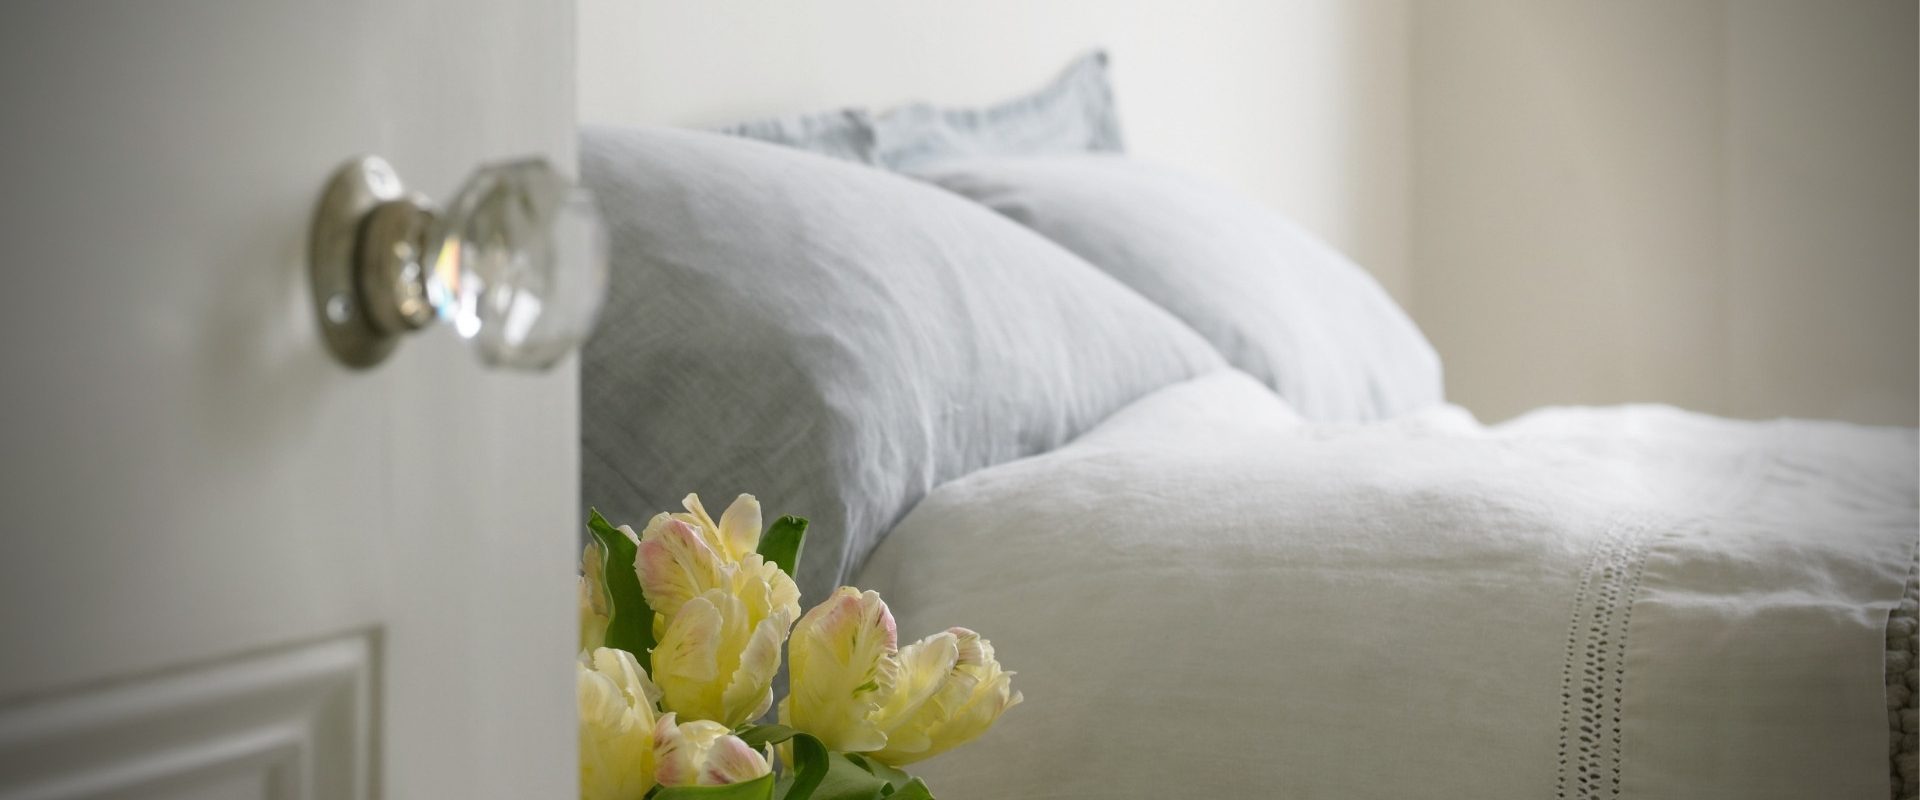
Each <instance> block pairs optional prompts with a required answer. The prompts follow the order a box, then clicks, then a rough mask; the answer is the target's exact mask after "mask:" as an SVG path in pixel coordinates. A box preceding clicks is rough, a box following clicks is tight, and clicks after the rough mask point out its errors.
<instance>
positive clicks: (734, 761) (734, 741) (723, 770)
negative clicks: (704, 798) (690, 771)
mask: <svg viewBox="0 0 1920 800" xmlns="http://www.w3.org/2000/svg"><path fill="white" fill-rule="evenodd" d="M772 771H773V767H772V765H770V764H768V763H767V759H766V756H763V755H761V754H760V753H759V752H758V751H756V750H754V749H753V748H751V747H748V746H747V743H746V742H744V741H741V740H740V737H738V736H722V737H720V738H719V739H717V740H715V741H714V743H713V749H712V750H711V751H710V752H709V753H708V754H707V764H706V769H705V770H703V771H702V772H701V774H700V783H701V784H703V785H706V786H726V785H728V784H732V783H741V782H744V781H750V780H753V779H754V778H758V777H760V776H762V775H765V774H767V773H769V772H772Z"/></svg>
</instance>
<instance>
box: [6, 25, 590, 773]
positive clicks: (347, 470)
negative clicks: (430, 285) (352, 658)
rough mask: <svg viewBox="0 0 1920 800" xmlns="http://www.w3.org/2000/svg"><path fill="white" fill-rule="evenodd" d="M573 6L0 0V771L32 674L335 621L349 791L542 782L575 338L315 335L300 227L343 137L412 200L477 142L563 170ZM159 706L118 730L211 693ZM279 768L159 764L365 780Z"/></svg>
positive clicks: (72, 685)
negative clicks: (351, 774) (566, 347)
mask: <svg viewBox="0 0 1920 800" xmlns="http://www.w3.org/2000/svg"><path fill="white" fill-rule="evenodd" d="M572 26H573V22H572V7H571V3H564V2H563V3H553V2H538V0H483V1H482V2H458V0H400V1H398V2H392V1H390V2H374V1H373V0H354V1H353V2H329V3H297V4H282V3H272V4H264V3H263V4H255V3H244V2H205V1H194V2H168V3H152V2H136V1H133V0H128V1H127V2H84V1H83V2H75V3H66V4H62V3H43V4H39V6H38V7H36V8H30V9H10V10H9V12H8V15H7V21H6V24H5V25H4V26H0V102H3V103H4V106H3V107H4V108H5V111H4V115H5V120H6V121H5V129H4V133H0V136H4V144H5V146H4V147H0V175H4V176H6V183H5V199H3V200H0V243H4V246H5V247H6V251H7V255H6V256H5V259H4V263H5V264H6V272H5V278H6V284H5V286H4V290H3V291H0V355H3V356H4V364H3V369H0V408H4V409H5V412H6V422H5V424H4V428H3V429H0V452H3V453H4V454H5V455H4V459H0V470H4V473H3V474H0V508H5V509H6V512H7V516H8V519H7V531H6V534H5V536H4V537H0V637H3V638H0V642H4V645H0V729H3V730H6V731H9V732H11V735H13V736H15V737H16V738H14V739H9V740H7V742H8V744H4V745H0V787H6V788H9V789H11V788H13V787H14V786H15V784H16V783H17V780H16V777H17V776H16V774H15V773H16V772H18V771H19V769H23V767H19V765H22V764H24V763H26V762H23V761H18V760H14V761H8V760H5V759H7V758H9V757H11V756H13V755H17V754H19V753H22V752H38V751H35V750H33V749H32V748H33V747H35V746H36V745H33V744H32V741H31V740H33V736H32V733H33V732H32V731H31V730H30V725H28V724H27V723H22V722H21V720H40V719H42V718H41V717H36V716H33V715H34V714H38V713H42V712H40V711H33V709H44V708H49V707H56V706H47V705H45V704H47V703H54V704H61V703H65V704H68V705H72V704H79V706H81V707H86V706H88V705H89V704H93V705H100V704H111V702H130V701H129V699H128V698H131V697H135V696H137V695H138V692H135V693H134V694H127V693H126V692H127V691H128V687H152V686H159V685H166V684H164V681H166V680H175V679H177V680H188V681H191V680H204V679H206V678H205V676H210V675H221V674H225V673H224V672H223V671H224V670H229V669H233V668H235V666H236V665H239V664H243V663H252V662H250V661H247V659H249V658H256V657H257V656H249V655H247V654H254V653H263V652H283V651H285V648H288V647H293V646H295V645H299V644H300V643H310V642H315V641H331V642H340V641H360V642H362V643H363V644H364V646H363V649H362V650H361V652H362V653H363V654H364V656H365V657H366V664H365V666H364V670H365V671H366V674H369V675H373V676H375V677H374V678H373V679H372V680H373V682H374V685H375V686H377V691H373V692H371V694H370V695H369V696H372V697H377V698H379V705H378V708H376V709H375V710H374V713H371V714H369V715H367V719H368V720H370V721H373V722H377V726H369V727H365V728H364V733H366V734H371V733H372V732H373V731H374V730H375V728H376V727H377V730H378V735H377V736H374V735H358V734H355V736H356V740H355V741H354V742H353V744H352V745H351V746H350V747H348V748H347V749H348V750H356V749H357V751H360V752H365V753H366V756H367V757H366V758H365V759H364V760H365V761H366V763H367V764H369V774H370V775H373V776H375V778H374V780H375V781H376V782H377V783H378V784H379V785H378V786H377V787H376V790H375V791H376V792H377V793H378V794H380V795H381V796H386V797H395V798H416V797H418V798H426V797H462V798H482V797H503V798H504V797H517V798H525V797H564V796H567V795H568V794H569V793H571V791H572V789H571V781H572V747H573V725H572V721H571V717H572V696H571V692H572V690H571V682H572V675H571V668H570V666H569V665H568V664H567V660H568V657H569V656H570V654H571V648H572V643H571V641H570V639H571V636H572V632H571V628H570V627H569V624H570V613H571V611H570V606H571V602H572V595H571V592H572V587H571V585H570V581H569V579H568V576H569V575H570V573H571V564H572V559H573V557H574V554H573V552H572V549H573V548H572V543H573V542H574V541H576V536H575V533H574V530H575V529H576V527H577V524H578V518H579V514H578V510H577V509H576V507H575V506H576V505H577V502H578V476H577V470H578V463H579V462H578V458H577V449H576V448H577V444H576V438H577V435H578V419H577V416H578V411H577V407H578V406H577V397H576V393H577V374H576V372H575V367H574V366H573V363H572V362H571V361H569V362H568V363H566V364H564V365H562V366H561V367H560V368H559V369H556V370H555V371H553V372H551V373H547V374H544V375H537V376H531V375H522V374H502V373H492V372H488V371H485V370H482V369H481V368H480V367H479V366H478V364H477V362H476V360H475V358H474V357H473V355H472V354H471V353H470V352H468V351H467V350H466V348H465V347H464V346H463V345H462V344H461V343H460V342H458V341H456V340H454V339H453V338H452V337H451V335H450V334H449V333H447V332H446V331H440V330H435V331H429V332H427V333H426V334H424V335H420V336H414V337H410V339H411V341H408V342H407V343H405V344H404V345H403V346H402V347H401V349H400V350H399V351H398V352H397V353H396V354H395V356H394V358H392V359H390V360H389V361H388V362H387V363H385V364H382V365H381V366H379V367H378V368H376V369H374V370H371V371H368V372H354V371H351V370H348V369H345V368H342V367H340V366H337V365H336V364H335V363H334V362H333V361H332V360H331V359H330V358H329V357H328V355H327V353H326V351H325V349H324V348H323V346H322V345H321V343H320V340H319V336H318V331H317V326H316V324H315V321H314V319H313V318H312V315H311V311H310V308H309V301H308V299H307V295H306V293H307V283H306V273H305V252H306V236H307V225H308V221H309V217H310V216H311V214H312V213H313V207H314V203H315V201H316V200H317V199H318V196H319V192H320V190H321V188H322V187H323V185H324V184H325V181H326V179H327V177H328V175H329V173H330V172H331V171H332V170H333V168H334V167H335V166H336V165H338V164H339V163H340V162H342V161H344V160H345V159H347V158H348V157H350V156H354V155H357V154H362V153H376V154H379V155H382V156H384V157H386V158H387V159H388V160H390V161H391V162H392V163H393V164H394V165H395V166H396V167H397V168H398V169H399V170H400V173H401V176H402V177H403V178H404V179H406V181H407V182H408V184H409V186H410V188H414V189H417V190H421V191H424V192H426V193H428V194H429V195H431V196H433V197H434V198H436V199H442V200H444V199H446V198H447V197H449V196H451V195H452V194H453V192H454V191H455V189H457V187H458V185H459V183H460V181H461V180H463V179H464V177H465V176H466V175H467V174H468V173H470V172H471V171H472V170H473V169H474V167H476V166H477V165H479V164H480V163H482V162H484V161H488V160H492V159H498V158H502V157H508V156H517V155H527V154H543V155H546V156H548V157H549V158H551V159H553V160H554V162H555V163H557V164H561V165H565V166H564V167H563V168H567V169H570V168H571V165H572V164H573V149H572V148H573V144H572V139H573V90H572V86H573V70H574V65H573V56H572ZM195 676H200V677H198V678H196V677H195ZM155 681H159V682H160V683H155ZM149 691H153V690H151V689H149ZM217 705H218V704H216V706H217ZM57 707H66V706H57ZM183 713H185V716H184V717H181V718H180V719H181V720H183V721H180V722H177V723H169V725H170V726H171V727H167V726H163V727H162V728H158V729H155V730H157V731H160V732H158V733H154V734H152V736H151V737H149V740H148V741H146V742H145V743H144V744H142V743H135V744H137V745H139V746H134V745H129V747H130V749H128V750H127V751H126V752H127V753H128V754H129V755H128V756H127V761H126V763H128V764H132V763H135V762H137V761H139V760H140V759H141V758H144V757H146V755H150V754H151V753H154V752H161V750H157V749H153V748H159V747H161V746H162V745H164V744H166V743H167V741H166V740H167V739H168V734H167V733H166V732H167V731H175V730H177V731H180V732H181V733H180V735H181V737H182V739H181V740H182V741H183V742H184V741H186V740H187V739H190V738H192V737H191V736H189V735H188V734H187V731H189V730H197V729H196V728H194V725H196V724H199V723H197V722H195V721H194V720H197V719H200V716H206V717H207V719H206V720H201V721H202V722H206V723H207V724H212V722H211V720H212V719H213V718H224V717H223V716H222V715H223V714H225V713H226V712H224V711H219V710H213V711H208V712H206V714H205V715H199V714H198V712H193V711H191V709H189V710H188V711H187V712H183ZM23 715H24V716H23ZM347 730H350V731H361V730H362V728H358V727H352V726H349V728H347ZM23 743H24V744H23ZM148 744H150V745H152V747H151V748H147V747H146V745H148ZM22 747H25V748H28V749H26V750H22V749H20V748H22ZM375 747H377V748H378V751H377V752H376V751H374V750H372V749H371V748H375ZM143 748H145V749H143ZM114 752H118V751H114ZM346 758H347V761H334V762H326V763H320V762H317V761H312V760H311V759H309V760H308V761H301V760H300V759H295V761H294V762H290V763H311V764H313V765H314V767H313V768H315V769H320V770H321V771H322V772H327V771H329V770H330V769H331V768H330V767H327V766H326V764H331V763H360V762H358V761H354V760H353V757H346ZM249 763H251V762H249ZM275 763H278V762H275ZM10 765H11V766H10ZM16 768H18V769H16ZM282 769H283V767H273V768H272V769H268V770H265V771H263V772H259V773H258V775H259V776H263V777H260V778H259V782H252V781H254V777H250V776H253V775H254V773H247V772H245V771H244V770H242V771H241V772H238V773H232V774H223V775H222V776H221V777H219V778H218V780H220V781H229V783H218V784H208V787H207V788H205V791H200V790H198V789H196V790H182V791H185V794H184V795H183V796H222V795H219V794H217V793H215V790H214V789H213V788H211V787H212V786H216V785H218V786H223V787H226V788H224V789H222V790H221V791H232V792H238V793H239V794H238V795H236V796H249V797H250V796H260V795H259V793H258V792H254V790H253V787H255V786H256V785H257V786H259V787H265V788H262V789H261V790H260V791H262V792H266V794H265V795H264V796H270V797H271V796H282V795H284V796H289V797H308V796H313V797H328V798H331V797H357V796H362V793H361V792H360V791H358V790H356V788H355V787H354V785H353V784H352V782H351V781H349V782H346V783H339V782H333V783H329V782H325V781H320V782H316V783H312V784H310V785H311V786H312V787H313V788H312V789H311V790H310V791H309V790H308V789H304V788H295V789H285V788H274V787H281V786H283V785H290V786H295V787H305V786H308V785H309V784H302V783H298V782H297V781H296V782H295V783H292V784H283V783H275V781H283V782H284V781H285V780H286V779H285V778H275V777H273V776H274V775H279V774H281V773H280V772H276V771H275V770H282ZM88 771H92V770H91V768H89V770H88ZM232 781H238V783H232ZM158 791H159V790H158V789H154V790H153V791H143V792H140V793H137V794H138V795H139V796H152V795H153V794H155V793H157V792H158ZM273 791H279V792H281V794H278V795H276V794H273ZM0 796H5V792H4V791H0ZM84 796H92V795H84ZM108 796H111V795H108Z"/></svg>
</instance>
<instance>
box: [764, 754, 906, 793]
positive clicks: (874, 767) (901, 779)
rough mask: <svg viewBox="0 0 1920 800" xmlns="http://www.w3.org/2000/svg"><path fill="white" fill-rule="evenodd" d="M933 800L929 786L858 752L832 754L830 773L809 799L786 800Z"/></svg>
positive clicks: (829, 759)
mask: <svg viewBox="0 0 1920 800" xmlns="http://www.w3.org/2000/svg"><path fill="white" fill-rule="evenodd" d="M881 798H887V800H893V798H899V799H900V800H932V798H933V795H932V793H931V792H928V791H927V785H926V784H925V783H922V782H921V781H920V779H919V778H915V777H913V776H911V775H908V774H907V773H905V772H902V771H900V770H898V769H895V768H893V767H889V766H887V765H885V764H882V763H880V762H878V761H874V760H873V759H870V758H867V757H865V756H862V755H859V754H857V753H830V754H828V756H827V774H826V776H825V779H824V780H822V781H821V782H820V786H819V788H817V789H815V790H814V792H813V795H812V796H811V797H807V798H799V797H791V796H789V797H787V798H785V800H881Z"/></svg>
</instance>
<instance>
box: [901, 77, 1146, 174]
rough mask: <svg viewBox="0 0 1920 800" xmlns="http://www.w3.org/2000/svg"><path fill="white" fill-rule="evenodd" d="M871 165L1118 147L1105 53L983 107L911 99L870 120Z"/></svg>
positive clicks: (904, 165) (1117, 126) (910, 164)
mask: <svg viewBox="0 0 1920 800" xmlns="http://www.w3.org/2000/svg"><path fill="white" fill-rule="evenodd" d="M871 124H872V125H873V135H874V159H875V162H876V163H878V164H880V165H882V166H885V167H889V168H892V169H912V168H914V167H918V166H921V165H925V164H929V163H933V162H937V161H942V160H946V159H951V158H957V157H963V156H1011V155H1045V154H1055V153H1086V152H1116V153H1117V152H1120V151H1121V150H1123V149H1125V148H1124V147H1123V145H1122V142H1121V138H1120V119H1119V116H1118V115H1117V113H1116V111H1115V109H1114V104H1113V89H1112V87H1111V86H1110V85H1109V83H1108V80H1107V54H1106V53H1105V52H1103V51H1099V50H1095V51H1093V52H1090V53H1087V54H1085V55H1082V56H1080V57H1079V58H1078V59H1075V60H1074V62H1073V63H1072V64H1069V65H1068V66H1067V68H1066V70H1064V71H1062V72H1061V73H1060V76H1059V77H1057V78H1055V79H1054V80H1053V82H1052V83H1050V84H1048V85H1046V86H1045V87H1042V88H1041V89H1039V90H1038V91H1035V92H1033V93H1032V94H1028V95H1025V96H1023V97H1017V98H1014V99H1012V100H1008V101H1006V102H1002V103H997V104H994V105H992V106H987V107H985V108H942V107H939V106H934V105H932V104H929V103H912V104H909V105H904V106H901V107H899V108H895V109H892V110H889V111H887V112H885V113H882V114H879V115H877V116H876V117H874V118H873V120H872V123H871Z"/></svg>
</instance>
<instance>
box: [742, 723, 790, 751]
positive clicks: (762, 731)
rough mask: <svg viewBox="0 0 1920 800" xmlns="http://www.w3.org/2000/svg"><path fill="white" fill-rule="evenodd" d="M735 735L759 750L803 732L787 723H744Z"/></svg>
mask: <svg viewBox="0 0 1920 800" xmlns="http://www.w3.org/2000/svg"><path fill="white" fill-rule="evenodd" d="M733 735H735V736H738V737H740V741H743V742H746V743H747V746H748V747H751V748H753V749H755V750H758V749H760V748H762V747H766V746H767V745H770V744H779V743H781V742H784V741H786V740H788V739H791V738H793V737H795V736H800V735H802V734H801V733H800V732H799V731H796V730H794V729H792V728H789V727H787V726H785V725H743V726H741V728H740V729H739V730H737V731H734V732H733Z"/></svg>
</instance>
